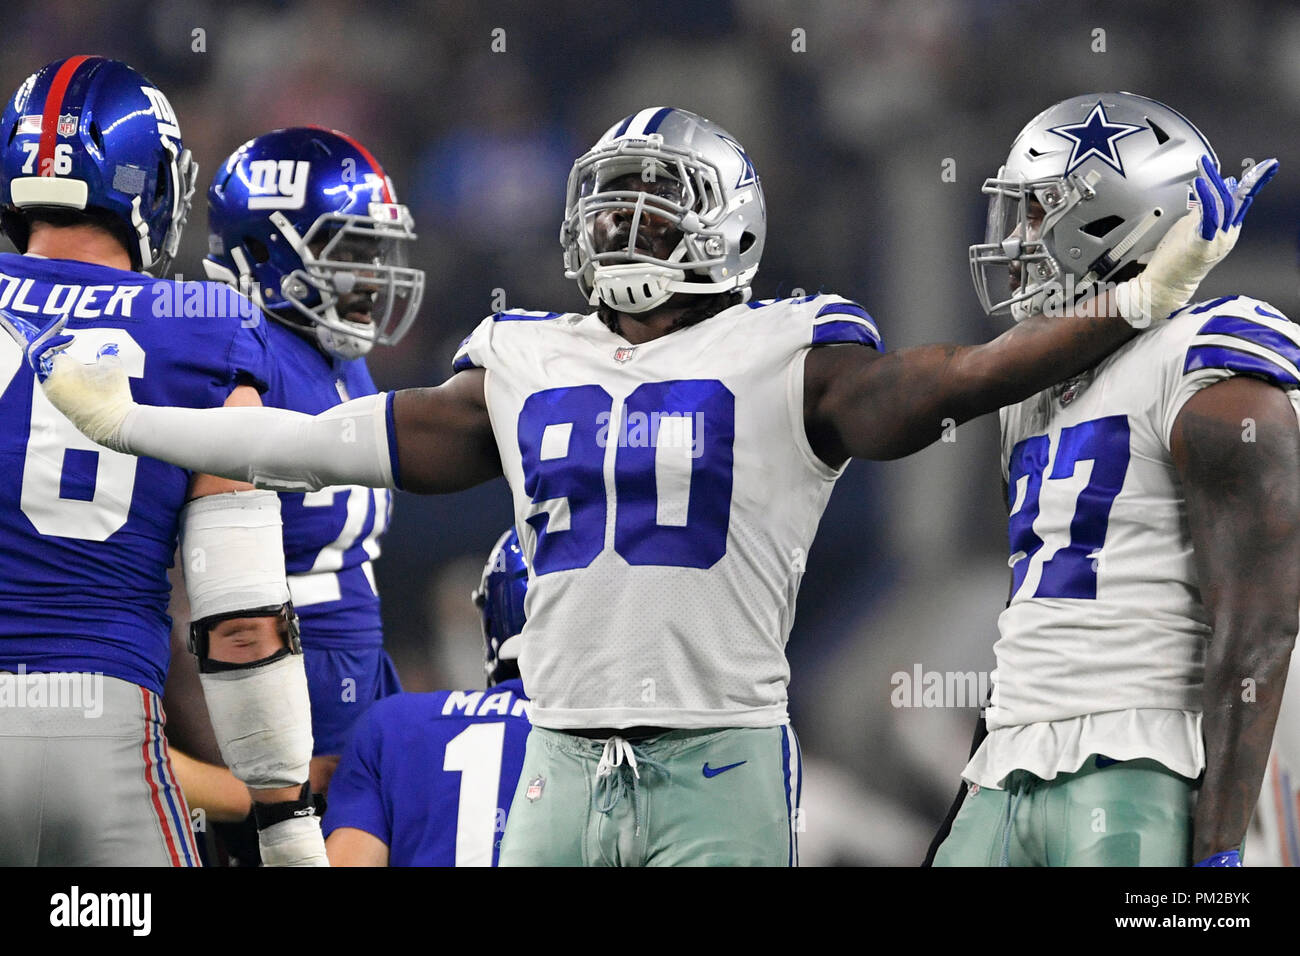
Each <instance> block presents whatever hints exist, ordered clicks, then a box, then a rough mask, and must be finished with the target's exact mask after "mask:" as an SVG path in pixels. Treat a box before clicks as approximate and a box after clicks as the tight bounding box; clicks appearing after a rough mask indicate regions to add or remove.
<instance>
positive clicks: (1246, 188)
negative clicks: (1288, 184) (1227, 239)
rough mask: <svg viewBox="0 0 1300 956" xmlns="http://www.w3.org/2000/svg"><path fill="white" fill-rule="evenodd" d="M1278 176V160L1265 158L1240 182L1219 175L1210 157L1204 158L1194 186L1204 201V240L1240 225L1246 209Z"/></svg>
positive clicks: (1202, 215)
mask: <svg viewBox="0 0 1300 956" xmlns="http://www.w3.org/2000/svg"><path fill="white" fill-rule="evenodd" d="M1276 175H1277V160H1276V159H1266V160H1264V161H1263V162H1262V163H1256V164H1255V165H1254V166H1252V167H1250V169H1248V170H1246V175H1244V176H1242V177H1241V182H1240V183H1238V182H1237V180H1236V179H1234V178H1233V177H1231V176H1229V177H1228V179H1227V180H1224V179H1223V177H1222V176H1220V175H1219V170H1218V169H1217V168H1216V167H1215V165H1214V163H1213V161H1211V159H1210V157H1209V156H1202V157H1201V175H1200V176H1197V177H1196V180H1195V182H1193V184H1192V186H1193V188H1194V189H1195V190H1196V195H1197V197H1199V198H1200V200H1201V238H1202V239H1205V240H1206V241H1209V240H1210V239H1213V238H1214V234H1215V233H1216V232H1219V231H1222V232H1227V231H1228V230H1229V229H1231V228H1233V227H1234V226H1240V225H1241V221H1242V219H1244V218H1245V217H1246V210H1247V209H1249V208H1250V204H1251V203H1252V202H1254V200H1255V196H1256V195H1257V194H1258V193H1259V191H1260V190H1261V189H1263V188H1264V185H1265V184H1266V183H1267V182H1268V181H1269V180H1270V179H1272V178H1273V177H1274V176H1276Z"/></svg>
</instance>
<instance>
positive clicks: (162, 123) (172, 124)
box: [140, 86, 181, 139]
mask: <svg viewBox="0 0 1300 956" xmlns="http://www.w3.org/2000/svg"><path fill="white" fill-rule="evenodd" d="M140 92H141V93H143V94H144V95H145V97H147V98H148V100H149V112H150V114H152V115H153V118H154V119H156V120H157V121H158V134H159V135H160V136H168V137H170V138H172V139H180V138H181V128H180V124H178V123H177V122H176V113H175V112H173V110H172V105H171V104H170V103H168V102H167V97H165V96H163V94H162V90H156V89H154V88H153V87H152V86H142V87H140Z"/></svg>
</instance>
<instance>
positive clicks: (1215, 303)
mask: <svg viewBox="0 0 1300 956" xmlns="http://www.w3.org/2000/svg"><path fill="white" fill-rule="evenodd" d="M1239 298H1241V296H1238V295H1221V296H1219V297H1218V298H1217V299H1211V300H1210V301H1209V302H1202V303H1201V304H1200V305H1198V306H1197V307H1196V308H1194V309H1192V310H1191V313H1192V315H1200V314H1201V313H1202V312H1209V311H1210V310H1211V309H1217V308H1218V307H1219V306H1221V305H1223V303H1225V302H1231V301H1232V300H1233V299H1239Z"/></svg>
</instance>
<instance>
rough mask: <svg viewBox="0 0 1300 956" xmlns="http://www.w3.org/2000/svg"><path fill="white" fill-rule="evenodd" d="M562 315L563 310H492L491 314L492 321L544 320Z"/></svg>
mask: <svg viewBox="0 0 1300 956" xmlns="http://www.w3.org/2000/svg"><path fill="white" fill-rule="evenodd" d="M562 315H564V313H563V312H494V313H493V314H492V321H493V322H545V321H546V320H547V319H558V318H559V317H560V316H562Z"/></svg>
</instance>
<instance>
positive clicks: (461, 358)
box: [451, 352, 479, 372]
mask: <svg viewBox="0 0 1300 956" xmlns="http://www.w3.org/2000/svg"><path fill="white" fill-rule="evenodd" d="M478 367H479V366H477V365H475V364H474V360H473V359H471V358H470V357H469V353H468V352H462V353H461V354H460V355H457V356H456V357H455V358H454V359H453V360H452V363H451V370H452V371H453V372H463V371H465V369H467V368H478Z"/></svg>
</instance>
